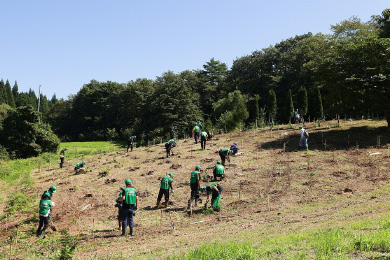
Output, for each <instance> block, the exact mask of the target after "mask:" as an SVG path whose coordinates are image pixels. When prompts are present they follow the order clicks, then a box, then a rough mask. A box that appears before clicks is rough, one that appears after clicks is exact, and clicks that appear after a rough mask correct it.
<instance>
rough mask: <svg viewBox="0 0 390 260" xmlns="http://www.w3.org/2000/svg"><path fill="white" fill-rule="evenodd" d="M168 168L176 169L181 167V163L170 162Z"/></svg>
mask: <svg viewBox="0 0 390 260" xmlns="http://www.w3.org/2000/svg"><path fill="white" fill-rule="evenodd" d="M170 168H171V169H174V170H177V169H179V168H181V164H172V165H171V167H170Z"/></svg>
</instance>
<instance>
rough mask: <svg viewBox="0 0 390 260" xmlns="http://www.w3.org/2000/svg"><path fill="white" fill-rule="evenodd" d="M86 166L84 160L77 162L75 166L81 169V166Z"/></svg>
mask: <svg viewBox="0 0 390 260" xmlns="http://www.w3.org/2000/svg"><path fill="white" fill-rule="evenodd" d="M83 167H84V163H83V162H79V163H78V164H76V166H75V167H74V168H75V169H80V168H83Z"/></svg>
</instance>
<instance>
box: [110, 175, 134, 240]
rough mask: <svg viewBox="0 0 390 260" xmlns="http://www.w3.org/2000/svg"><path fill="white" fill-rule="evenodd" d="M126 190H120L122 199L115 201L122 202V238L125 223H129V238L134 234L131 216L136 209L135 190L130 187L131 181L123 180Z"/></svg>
mask: <svg viewBox="0 0 390 260" xmlns="http://www.w3.org/2000/svg"><path fill="white" fill-rule="evenodd" d="M125 184H126V188H124V189H123V190H122V198H120V199H116V200H115V201H116V202H119V201H123V209H122V236H125V235H126V227H127V221H129V223H128V224H129V227H130V236H132V235H133V232H134V221H133V216H134V215H135V211H136V210H137V208H138V197H137V190H136V189H134V188H133V187H132V185H131V180H130V179H126V180H125Z"/></svg>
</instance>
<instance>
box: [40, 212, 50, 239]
mask: <svg viewBox="0 0 390 260" xmlns="http://www.w3.org/2000/svg"><path fill="white" fill-rule="evenodd" d="M48 226H49V216H47V217H44V216H39V227H38V230H37V236H40V235H42V233H43V232H45V230H46V229H47V227H48ZM42 227H43V228H42Z"/></svg>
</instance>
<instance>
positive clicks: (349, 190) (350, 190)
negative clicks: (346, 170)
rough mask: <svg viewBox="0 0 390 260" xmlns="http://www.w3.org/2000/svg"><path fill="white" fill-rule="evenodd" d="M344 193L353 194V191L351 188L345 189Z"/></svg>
mask: <svg viewBox="0 0 390 260" xmlns="http://www.w3.org/2000/svg"><path fill="white" fill-rule="evenodd" d="M343 191H344V193H347V192H351V193H353V191H352V189H350V188H345V189H344V190H343Z"/></svg>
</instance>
